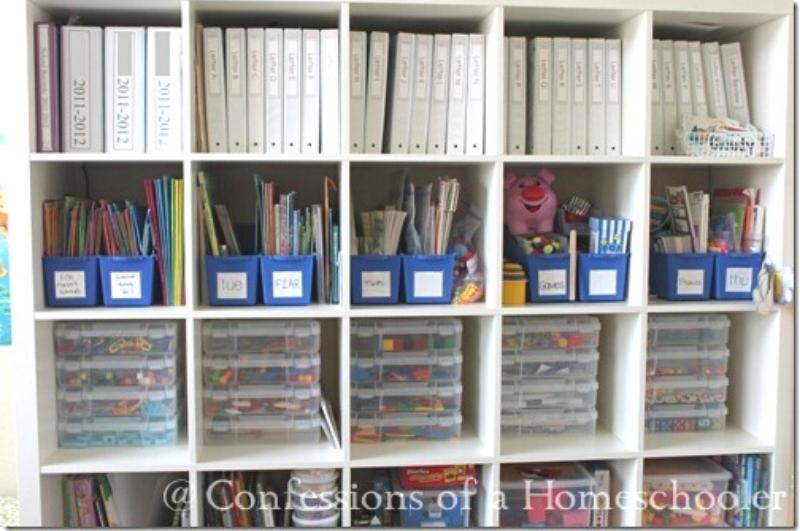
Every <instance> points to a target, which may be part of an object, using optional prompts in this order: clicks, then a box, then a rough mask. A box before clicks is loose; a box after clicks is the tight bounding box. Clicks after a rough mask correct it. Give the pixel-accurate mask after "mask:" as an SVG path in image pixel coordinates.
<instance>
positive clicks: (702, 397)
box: [645, 384, 727, 406]
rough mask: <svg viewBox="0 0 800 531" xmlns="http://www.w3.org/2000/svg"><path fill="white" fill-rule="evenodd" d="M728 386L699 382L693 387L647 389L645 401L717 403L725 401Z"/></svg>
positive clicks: (653, 403) (650, 403)
mask: <svg viewBox="0 0 800 531" xmlns="http://www.w3.org/2000/svg"><path fill="white" fill-rule="evenodd" d="M726 391H727V388H726V387H703V386H702V385H700V384H698V386H697V387H693V388H691V389H674V388H672V389H652V388H650V389H647V392H646V397H645V403H646V404H647V405H651V406H652V405H657V404H715V403H719V402H725V397H726V395H727V392H726Z"/></svg>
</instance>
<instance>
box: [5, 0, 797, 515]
mask: <svg viewBox="0 0 800 531" xmlns="http://www.w3.org/2000/svg"><path fill="white" fill-rule="evenodd" d="M13 4H14V5H15V7H14V9H13V10H12V11H11V12H10V15H9V16H15V17H17V19H18V21H17V23H18V24H19V25H20V26H23V27H24V28H26V29H25V31H24V34H25V38H26V41H25V43H24V44H23V43H21V42H20V43H19V46H20V48H23V47H24V49H25V50H27V53H26V55H24V58H23V60H24V62H23V60H20V61H18V64H17V66H18V67H19V68H18V70H19V71H17V72H14V73H13V74H14V75H13V78H14V79H19V80H22V83H21V85H22V87H21V89H20V90H24V93H23V94H24V97H26V98H27V100H21V101H27V102H28V105H27V106H26V107H24V108H23V109H21V110H20V113H21V115H22V116H23V118H22V122H21V123H20V124H19V125H20V127H22V128H25V130H26V131H27V133H28V134H27V136H26V140H27V142H28V144H27V146H26V149H23V150H22V152H21V153H20V154H19V156H18V157H17V158H16V159H15V160H14V161H13V166H12V168H11V169H13V170H14V173H13V174H14V175H15V178H14V179H13V181H11V182H10V183H9V189H10V190H9V192H10V201H9V210H10V216H11V223H12V227H14V229H13V230H14V234H13V237H12V264H11V268H12V272H13V274H12V281H13V286H12V293H13V297H14V299H13V305H14V306H13V307H14V310H16V311H15V312H14V315H13V326H14V329H13V332H14V338H15V351H16V352H17V354H16V355H17V356H18V363H17V367H18V375H17V377H16V381H17V385H18V389H17V400H18V404H19V405H18V415H17V416H18V430H19V435H18V437H19V445H18V446H19V472H20V473H19V497H20V499H21V503H22V511H21V523H22V524H23V525H43V526H59V525H62V523H63V522H62V507H61V494H60V477H61V475H63V474H66V473H75V472H109V473H120V474H130V475H132V476H133V477H136V476H135V475H136V474H145V473H155V472H159V473H163V472H175V473H180V474H182V475H184V476H185V477H186V478H187V480H188V482H189V485H190V486H191V487H192V488H193V489H194V498H193V504H192V508H191V521H192V524H194V525H201V524H202V519H203V507H202V503H203V496H202V495H200V494H199V490H200V489H201V488H202V482H203V474H204V472H206V471H216V470H237V469H241V470H259V469H264V470H272V469H275V470H285V469H290V468H296V467H300V468H302V467H331V468H339V469H341V470H342V485H343V489H344V490H345V492H347V491H349V489H350V488H351V487H350V484H351V481H350V480H351V478H352V479H356V478H358V477H360V476H361V474H362V473H363V472H362V469H368V468H374V467H382V466H391V467H394V466H405V465H420V464H442V463H464V464H467V463H472V464H476V465H479V470H480V475H481V478H480V479H481V484H482V486H483V487H484V488H483V489H481V490H480V491H479V495H478V502H477V503H478V510H477V513H476V523H477V524H480V525H484V526H496V525H497V524H498V522H499V515H498V511H497V510H496V509H494V508H493V507H492V506H491V505H490V503H489V502H490V501H491V497H490V493H491V492H492V490H494V489H497V488H498V486H499V478H500V467H501V466H502V465H503V464H508V463H517V462H544V461H558V460H601V459H602V460H608V461H609V462H610V463H611V465H612V468H613V470H614V477H615V481H614V485H613V489H614V490H615V491H616V490H620V489H625V490H633V491H638V490H640V489H641V484H642V472H643V464H644V461H645V460H646V459H649V458H655V457H670V456H695V455H697V456H700V455H713V454H735V453H745V452H757V453H765V454H769V455H770V457H771V460H770V461H771V466H772V474H771V476H772V489H773V490H774V491H785V492H788V491H789V487H790V482H791V478H790V474H789V471H790V470H791V468H792V466H793V459H794V457H793V455H792V432H793V430H794V424H793V406H792V398H793V396H794V388H793V381H792V373H793V367H794V365H793V364H794V361H793V350H794V339H793V331H794V313H793V310H792V308H790V307H784V308H779V309H777V310H774V311H771V312H769V313H767V314H764V315H762V314H759V313H757V312H756V311H755V306H754V305H753V304H752V303H749V302H717V301H709V302H699V303H668V302H663V301H654V300H650V299H648V295H647V279H648V235H647V233H646V227H648V218H649V212H648V208H649V207H648V204H649V197H650V195H651V192H652V193H657V192H658V191H659V190H661V189H663V186H664V185H665V184H670V183H677V182H680V183H687V184H691V185H692V186H697V187H704V188H710V187H712V186H714V185H718V184H726V185H745V184H746V185H754V186H758V187H760V188H761V190H762V198H763V202H764V203H765V204H766V205H767V213H768V214H767V215H768V219H767V226H768V233H767V238H768V242H767V250H768V254H769V256H770V257H771V258H772V259H773V261H774V262H775V263H777V264H782V265H793V259H794V228H793V226H792V225H791V220H792V219H793V217H794V213H795V199H794V198H795V193H794V183H793V174H794V153H793V149H792V146H793V143H794V138H793V129H794V123H793V120H792V118H791V117H792V116H793V113H794V108H793V101H792V91H793V86H792V83H793V77H794V76H793V48H792V46H793V38H792V31H793V27H794V16H793V6H792V3H791V2H790V1H788V0H764V1H761V2H755V3H754V2H748V1H745V0H706V1H704V2H696V1H692V0H669V1H667V0H651V1H648V2H645V3H641V2H636V1H634V0H609V1H606V2H599V1H591V0H561V1H559V2H552V1H550V0H487V1H483V2H481V1H479V0H412V1H411V2H403V3H400V2H392V1H384V0H352V1H346V0H315V1H305V0H303V1H294V2H290V1H272V0H242V1H228V0H118V1H116V2H103V1H101V0H17V1H15V2H14V3H13ZM72 14H79V15H80V16H81V21H82V23H86V24H97V25H142V24H143V25H170V26H181V27H182V28H183V46H184V54H183V73H184V77H183V79H184V87H183V95H184V104H183V119H184V128H183V133H184V148H183V150H182V151H181V152H178V153H174V154H170V155H159V156H151V155H149V154H143V155H137V156H119V155H113V154H105V153H97V154H86V155H84V154H42V153H36V152H35V145H36V143H35V112H34V99H33V79H34V77H33V72H34V67H33V52H32V49H33V44H32V43H33V36H32V28H33V24H34V22H38V21H47V20H54V21H57V22H59V23H65V22H66V21H67V18H68V17H69V16H70V15H72ZM197 22H199V23H202V24H204V25H206V26H212V25H219V26H232V25H240V26H266V25H276V26H279V27H285V26H295V27H297V26H308V27H320V28H322V27H336V28H338V29H339V30H340V32H341V36H342V37H343V38H342V39H341V41H340V44H341V46H340V48H341V50H340V53H341V65H342V68H341V76H342V80H341V87H340V88H341V91H340V92H341V95H342V97H341V116H342V117H343V119H342V123H341V142H340V143H341V145H342V146H343V148H342V150H341V152H340V153H339V154H337V155H315V156H307V155H297V156H269V155H265V154H264V155H254V154H211V153H197V152H196V150H195V149H194V146H195V136H196V134H197V130H196V127H195V117H194V112H193V109H194V99H195V95H194V87H193V78H192V56H191V53H188V52H189V51H191V50H192V49H193V38H194V35H193V31H192V30H193V27H194V24H195V23H197ZM350 29H358V30H388V31H398V30H405V31H418V32H422V31H424V32H437V31H439V32H454V31H470V32H482V33H485V34H486V43H487V49H486V50H487V71H486V80H487V82H486V123H485V128H486V129H485V155H482V156H434V155H386V154H381V155H368V154H350V153H349V152H348V150H347V146H348V144H349V124H348V123H347V117H348V116H349V112H348V105H349V97H348V94H349V85H348V83H347V79H348V72H349V67H348V62H347V59H348V57H349V40H348V39H347V38H346V36H347V33H348V31H349V30H350ZM504 35H525V36H528V37H533V36H536V35H569V36H584V37H592V36H598V37H617V38H620V39H622V42H623V74H622V85H623V115H622V122H623V141H622V154H621V156H618V157H605V156H602V157H595V156H582V157H577V156H536V155H521V156H519V155H505V154H504V134H505V133H504V131H505V126H504V112H503V109H504V101H503V100H504V78H503V71H502V69H503V60H502V42H503V41H502V38H503V36H504ZM653 38H684V39H697V40H720V41H725V40H726V39H729V40H738V41H740V42H741V44H742V51H743V57H744V64H745V69H746V74H747V83H748V87H747V88H748V93H749V98H750V99H749V101H750V109H751V113H752V118H753V122H754V124H756V125H757V126H759V127H762V128H766V129H768V130H770V131H771V132H773V133H774V134H775V140H776V141H775V152H774V156H773V157H772V158H769V159H750V160H741V159H732V160H731V159H723V160H718V159H709V158H690V157H679V156H674V157H664V156H658V157H657V156H651V155H650V149H649V144H650V92H649V87H650V64H651V53H652V39H653ZM541 166H548V167H551V168H552V169H554V171H555V172H556V174H557V176H558V177H557V179H558V180H557V182H556V185H555V186H556V190H557V191H558V192H559V193H560V194H561V195H563V194H570V193H578V194H586V195H588V196H590V197H591V198H593V200H594V202H595V203H596V204H597V205H599V206H601V207H602V208H604V209H606V210H608V211H609V212H614V213H616V214H620V215H625V216H627V217H630V218H631V219H633V227H634V232H633V237H632V241H631V250H632V257H631V263H630V275H629V289H628V299H627V301H626V302H622V303H598V304H592V303H570V304H537V305H533V304H529V305H526V306H517V307H504V306H503V305H502V302H501V280H502V211H503V209H502V204H503V190H502V180H503V179H502V177H503V174H504V172H505V171H506V170H507V169H517V170H525V169H529V168H538V167H541ZM403 168H409V169H410V170H411V174H412V175H413V176H414V177H415V178H417V179H418V180H424V179H426V178H432V177H434V176H436V175H443V174H447V175H450V176H457V177H459V178H461V181H462V189H463V191H462V193H463V194H464V195H465V196H467V197H469V198H470V199H471V200H472V201H474V202H475V203H476V204H477V205H479V206H480V207H481V208H482V209H483V212H484V214H485V220H484V225H483V227H482V229H481V232H480V235H479V245H480V247H481V263H482V267H483V271H484V273H485V276H486V295H485V299H484V301H483V302H480V303H478V304H474V305H469V306H450V305H434V306H407V305H393V306H377V307H367V306H361V307H354V306H351V305H350V301H349V261H348V260H347V258H346V257H343V278H342V286H343V300H342V302H341V303H340V304H338V305H312V306H310V307H303V308H269V307H263V306H257V307H246V308H213V307H208V306H203V305H202V304H201V301H202V298H201V290H200V286H199V279H200V272H199V271H200V270H199V266H198V264H199V260H200V259H201V256H200V255H199V245H198V241H197V227H198V223H199V218H198V216H197V215H196V213H195V209H194V205H195V204H196V198H195V190H194V186H190V185H187V186H185V196H184V198H183V199H184V205H185V212H186V215H185V218H184V220H183V221H184V228H185V235H186V244H187V250H186V256H185V262H186V264H187V268H186V272H185V281H186V286H187V295H186V304H185V305H184V306H180V307H154V308H146V309H111V308H92V309H63V310H61V309H48V308H47V307H46V306H45V304H44V297H43V286H42V271H41V261H40V257H41V227H42V220H41V202H42V200H43V199H46V198H53V197H57V196H59V195H62V194H63V193H65V192H67V191H70V192H73V193H77V192H81V193H91V194H93V195H96V196H101V195H102V196H111V197H115V196H130V197H133V198H137V197H139V198H141V194H142V192H141V180H142V179H143V178H144V177H152V176H157V175H161V174H169V175H173V176H182V177H183V178H184V179H186V180H187V183H188V182H191V180H192V179H193V176H194V174H195V172H196V171H197V170H200V169H203V170H206V171H208V173H209V174H210V175H211V177H212V178H213V179H214V180H215V181H217V182H220V183H224V186H219V187H218V188H219V190H220V192H219V193H220V194H222V197H221V198H222V199H224V200H225V201H227V202H229V203H230V204H231V205H236V204H240V203H242V204H245V203H246V202H249V201H251V199H250V182H249V181H248V180H247V179H248V177H247V176H249V175H250V174H251V173H253V172H254V171H259V172H260V173H263V174H265V175H270V176H272V175H274V176H275V178H276V179H279V180H280V179H287V180H288V179H291V180H292V183H293V185H294V186H296V187H297V188H298V190H300V193H301V194H303V193H305V194H310V197H313V194H315V193H318V190H317V189H320V190H321V184H319V185H318V184H317V183H319V177H321V176H322V175H329V176H331V177H332V178H334V179H335V181H336V182H337V186H338V190H339V198H338V199H339V205H340V209H341V216H340V218H341V235H342V242H341V244H342V245H341V247H342V249H349V247H350V242H349V240H350V227H349V224H350V217H349V212H350V210H351V209H353V208H354V209H356V210H359V209H362V208H367V207H372V206H375V205H377V204H379V203H381V202H386V201H387V200H388V198H387V197H386V196H387V195H388V194H390V193H391V191H392V190H393V189H394V187H395V186H396V183H397V177H398V175H399V174H400V172H401V170H402V169H403ZM312 183H313V184H312ZM237 184H241V186H238V185H237ZM690 312H722V313H725V314H727V315H729V316H730V318H731V320H732V323H733V325H732V329H731V340H730V344H729V347H730V350H731V353H732V355H731V359H730V369H729V378H730V388H729V393H728V394H729V399H728V408H729V415H728V424H727V428H726V429H725V430H723V431H720V432H713V433H696V434H692V433H687V434H653V435H650V434H648V435H646V434H645V433H644V429H643V423H644V406H643V398H644V385H645V358H646V332H647V318H648V315H650V314H661V313H690ZM574 314H588V315H596V316H598V317H599V318H600V320H601V321H602V325H603V329H602V333H601V346H600V365H599V374H598V380H599V383H600V388H599V392H598V411H599V420H598V429H597V433H596V434H595V435H592V436H572V437H570V436H566V437H529V438H522V439H519V438H509V437H503V436H502V435H501V433H500V420H499V419H500V381H501V380H500V360H501V352H500V350H501V348H500V344H501V343H500V340H501V328H502V322H503V318H504V317H507V316H517V315H574ZM419 316H457V317H462V318H463V320H464V324H465V326H464V329H465V332H464V348H463V351H464V377H463V383H464V398H463V416H464V428H463V435H462V437H461V438H460V439H458V440H454V441H443V442H422V443H408V444H397V443H393V444H372V445H360V444H351V443H350V441H349V416H350V396H349V388H350V374H349V359H350V354H349V334H350V326H351V321H352V320H354V319H361V318H368V317H419ZM223 318H243V319H250V318H266V319H293V318H318V319H321V320H322V322H323V345H324V346H323V349H322V351H323V353H322V356H323V374H324V377H323V388H324V391H325V393H326V395H327V396H329V397H330V398H332V399H333V402H334V403H335V404H336V409H337V415H338V420H339V423H340V431H341V432H342V449H341V450H334V449H333V448H332V447H331V446H330V445H329V444H328V443H327V442H325V441H323V442H321V443H319V444H317V445H310V446H306V445H293V446H289V445H284V446H270V445H260V446H243V447H214V446H208V445H205V444H203V436H202V433H203V426H202V422H203V420H202V415H201V406H202V404H201V399H200V397H201V394H200V393H201V392H202V378H201V368H200V363H199V361H200V359H201V344H200V330H201V326H202V323H203V322H204V321H206V320H214V319H223ZM115 319H169V320H173V321H177V322H179V323H181V325H182V326H181V330H182V336H183V346H184V352H185V356H186V364H185V366H186V371H187V372H186V378H185V380H186V383H187V397H186V404H187V408H186V409H187V421H186V426H185V429H184V431H183V436H182V437H181V439H180V441H179V443H178V444H177V445H175V446H170V447H155V448H107V449H87V450H66V449H60V448H58V444H57V436H56V417H55V377H54V357H53V339H52V330H53V326H54V323H55V322H57V321H61V320H115ZM785 501H786V500H784V503H782V504H781V506H780V508H775V509H773V510H771V511H770V523H771V525H776V526H781V525H788V524H791V512H790V510H789V509H788V507H789V505H788V504H787V503H785ZM612 521H613V523H615V524H618V525H624V526H636V525H639V524H640V523H641V515H640V513H639V511H638V510H636V509H635V508H632V507H631V508H627V509H624V510H619V511H615V512H614V513H613V520H612ZM349 523H350V516H349V512H348V511H345V512H344V514H343V525H345V526H347V525H349Z"/></svg>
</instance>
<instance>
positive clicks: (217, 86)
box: [205, 33, 223, 96]
mask: <svg viewBox="0 0 800 531" xmlns="http://www.w3.org/2000/svg"><path fill="white" fill-rule="evenodd" d="M221 44H222V43H221V42H220V37H219V35H217V34H215V33H209V34H206V39H205V47H206V50H205V51H206V64H205V66H206V71H207V72H208V75H207V76H206V78H207V79H206V90H207V91H208V92H209V93H210V94H213V95H215V96H217V95H219V94H222V75H223V72H222V68H221V64H220V60H221V56H220V54H221V53H222V46H221Z"/></svg>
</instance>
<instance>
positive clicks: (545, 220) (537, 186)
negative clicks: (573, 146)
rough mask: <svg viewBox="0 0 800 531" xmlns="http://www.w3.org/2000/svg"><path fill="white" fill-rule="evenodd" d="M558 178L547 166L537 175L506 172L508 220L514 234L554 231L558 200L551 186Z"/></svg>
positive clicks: (509, 227) (506, 213)
mask: <svg viewBox="0 0 800 531" xmlns="http://www.w3.org/2000/svg"><path fill="white" fill-rule="evenodd" d="M555 180H556V176H555V174H554V173H553V172H551V171H550V170H547V169H544V168H542V169H540V170H539V171H538V172H536V176H535V177H534V176H531V177H517V176H516V174H514V173H512V172H508V173H507V174H506V176H505V179H504V181H503V188H504V189H505V223H506V226H507V227H508V230H509V231H511V234H514V235H515V236H516V235H530V234H534V233H543V232H553V221H554V219H555V215H556V209H557V207H558V204H557V203H558V201H557V199H556V193H555V192H554V191H553V189H552V188H551V187H550V185H552V184H553V181H555Z"/></svg>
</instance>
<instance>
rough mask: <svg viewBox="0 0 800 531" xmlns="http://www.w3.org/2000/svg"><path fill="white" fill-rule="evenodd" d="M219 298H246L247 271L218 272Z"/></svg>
mask: <svg viewBox="0 0 800 531" xmlns="http://www.w3.org/2000/svg"><path fill="white" fill-rule="evenodd" d="M217 298H218V299H226V300H231V299H246V298H247V273H230V272H228V273H217Z"/></svg>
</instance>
